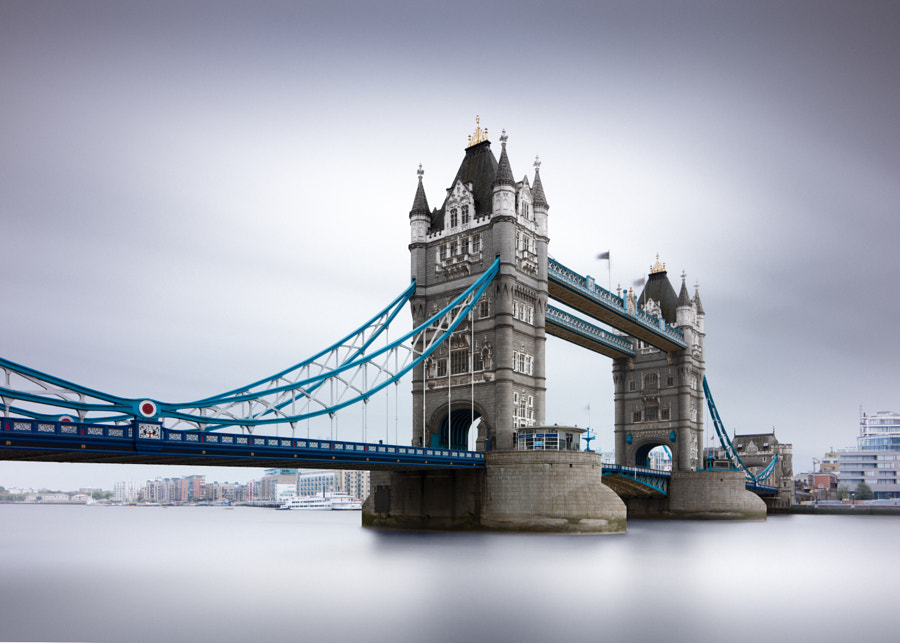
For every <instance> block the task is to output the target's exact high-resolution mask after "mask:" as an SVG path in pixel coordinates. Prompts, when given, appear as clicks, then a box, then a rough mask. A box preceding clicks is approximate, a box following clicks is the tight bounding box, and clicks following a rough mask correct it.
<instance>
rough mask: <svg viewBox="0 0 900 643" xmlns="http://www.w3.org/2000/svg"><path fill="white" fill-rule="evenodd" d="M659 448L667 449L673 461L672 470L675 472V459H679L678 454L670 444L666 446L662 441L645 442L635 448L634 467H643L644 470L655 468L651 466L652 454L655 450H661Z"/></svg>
mask: <svg viewBox="0 0 900 643" xmlns="http://www.w3.org/2000/svg"><path fill="white" fill-rule="evenodd" d="M659 448H662V449H665V450H666V451H668V453H669V456H670V457H671V460H672V467H671V468H672V470H673V471H674V470H675V469H676V464H675V458H676V457H677V456H676V453H675V451H674V450H673V449H672V448H671V447H670V446H669V445H668V444H666V443H665V442H663V441H660V440H650V441H647V442H644V443H643V444H641V445H640V446H638V447H637V448H635V449H634V466H636V467H642V468H644V469H652V468H654V467H651V466H650V465H651V457H650V452H651V451H654V450H655V449H659Z"/></svg>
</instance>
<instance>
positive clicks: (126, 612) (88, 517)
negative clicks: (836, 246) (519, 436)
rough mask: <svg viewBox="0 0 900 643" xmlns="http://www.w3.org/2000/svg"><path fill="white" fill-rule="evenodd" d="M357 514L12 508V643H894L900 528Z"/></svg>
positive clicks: (875, 519) (811, 522)
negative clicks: (469, 520)
mask: <svg viewBox="0 0 900 643" xmlns="http://www.w3.org/2000/svg"><path fill="white" fill-rule="evenodd" d="M359 523H360V515H359V513H358V512H301V511H291V512H286V511H275V510H272V509H256V508H248V507H247V508H245V507H237V508H234V509H225V508H221V507H169V508H163V507H116V506H24V505H0V525H2V529H0V570H2V578H3V580H2V588H0V640H4V641H10V640H16V641H34V640H39V641H251V640H255V641H600V640H615V641H647V640H651V639H656V640H672V641H721V640H731V641H760V640H778V641H791V640H794V641H851V640H864V639H866V638H868V637H878V638H880V639H881V640H892V639H895V638H896V637H897V634H896V632H898V630H900V628H898V627H897V625H896V623H897V622H898V621H897V616H896V613H897V612H896V610H897V600H898V599H900V589H898V579H900V556H898V554H897V553H896V552H897V545H898V542H900V517H889V516H888V517H883V516H858V517H857V516H805V515H804V516H801V515H795V516H773V517H770V518H769V519H768V520H767V521H766V522H753V523H740V522H680V521H671V522H653V521H630V522H629V523H628V532H627V533H626V534H621V535H611V536H558V535H557V536H540V535H498V534H447V533H428V534H423V533H408V532H407V533H399V532H380V531H370V530H366V529H363V528H361V527H360V525H359Z"/></svg>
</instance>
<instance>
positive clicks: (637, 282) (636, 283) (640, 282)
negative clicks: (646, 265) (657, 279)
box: [631, 277, 647, 287]
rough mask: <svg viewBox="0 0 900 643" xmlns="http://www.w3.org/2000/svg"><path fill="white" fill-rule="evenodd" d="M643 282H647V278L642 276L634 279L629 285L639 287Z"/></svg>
mask: <svg viewBox="0 0 900 643" xmlns="http://www.w3.org/2000/svg"><path fill="white" fill-rule="evenodd" d="M645 283H647V279H646V278H644V277H641V278H640V279H636V280H635V281H634V283H632V284H631V285H632V286H634V287H639V286H643V285H644V284H645Z"/></svg>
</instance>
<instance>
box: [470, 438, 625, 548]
mask: <svg viewBox="0 0 900 643" xmlns="http://www.w3.org/2000/svg"><path fill="white" fill-rule="evenodd" d="M485 462H486V464H487V468H486V471H485V498H484V504H483V510H482V514H481V525H482V527H484V528H486V529H491V530H496V531H541V532H565V533H618V532H622V531H625V514H626V509H625V503H624V502H622V499H621V498H619V496H617V495H616V494H615V492H613V490H612V489H610V488H609V487H607V486H606V485H604V484H603V482H602V475H603V472H602V469H601V465H600V455H599V454H597V453H586V452H573V451H507V452H500V453H488V454H486V455H485Z"/></svg>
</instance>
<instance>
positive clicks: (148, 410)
mask: <svg viewBox="0 0 900 643" xmlns="http://www.w3.org/2000/svg"><path fill="white" fill-rule="evenodd" d="M158 410H159V409H158V408H157V407H156V402H154V401H153V400H142V401H141V402H138V413H140V414H141V415H143V416H144V417H145V418H155V417H156V416H157V415H158V413H157V412H158Z"/></svg>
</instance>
